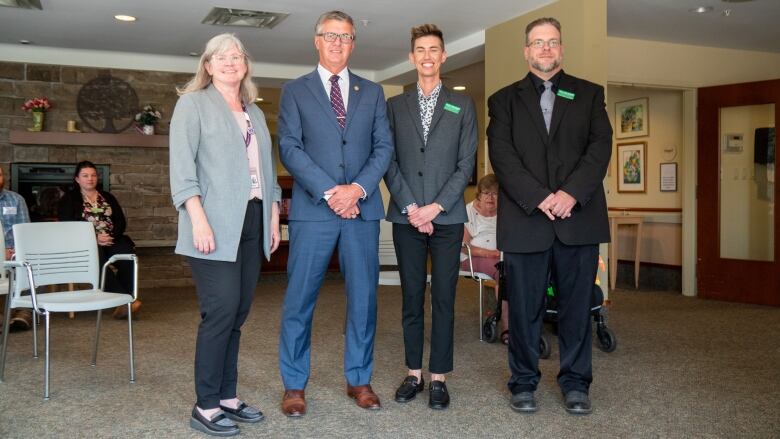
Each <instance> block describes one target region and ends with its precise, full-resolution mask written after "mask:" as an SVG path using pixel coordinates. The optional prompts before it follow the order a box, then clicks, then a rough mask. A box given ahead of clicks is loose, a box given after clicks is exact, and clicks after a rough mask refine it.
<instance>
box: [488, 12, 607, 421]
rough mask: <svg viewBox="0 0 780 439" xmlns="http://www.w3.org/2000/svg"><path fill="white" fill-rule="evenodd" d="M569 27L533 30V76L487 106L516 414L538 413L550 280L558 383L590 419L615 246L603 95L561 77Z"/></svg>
mask: <svg viewBox="0 0 780 439" xmlns="http://www.w3.org/2000/svg"><path fill="white" fill-rule="evenodd" d="M560 29H561V26H560V23H559V22H558V20H556V19H555V18H540V19H538V20H535V21H533V22H531V23H530V24H529V25H528V26H527V27H526V31H525V38H526V47H525V50H524V53H525V59H526V61H527V62H528V67H529V70H530V73H529V74H528V75H527V76H526V77H525V78H524V79H522V80H520V81H518V82H515V83H514V84H511V85H509V86H507V87H504V88H503V89H501V90H499V91H497V92H496V93H495V94H493V95H492V96H490V98H489V99H488V111H489V115H490V123H489V125H488V130H487V134H488V145H489V152H490V161H491V163H492V165H493V169H494V170H495V173H496V176H497V177H498V180H499V183H500V192H499V202H498V233H497V235H498V247H499V249H500V250H501V251H503V252H504V261H505V270H506V271H505V275H506V279H507V286H508V288H507V293H508V298H509V328H510V329H509V330H510V337H509V340H510V343H509V366H510V370H511V372H512V377H511V378H510V380H509V383H508V386H509V390H510V391H511V392H512V399H511V407H512V409H514V410H516V411H519V412H535V411H536V410H537V405H536V400H535V398H534V392H535V391H536V387H537V385H538V383H539V379H540V377H541V373H540V371H539V365H538V363H539V340H540V336H541V328H542V317H543V316H544V312H545V299H544V297H545V291H546V289H547V286H548V282H549V279H550V278H549V277H548V276H549V274H548V273H550V272H551V273H552V278H551V279H552V281H553V282H554V284H555V288H556V292H557V295H558V303H559V310H558V316H559V320H560V323H559V333H558V340H559V346H560V352H561V361H560V372H559V374H558V384H559V386H560V388H561V390H562V391H563V394H564V396H565V407H566V410H567V411H568V412H569V413H572V414H588V413H590V412H591V405H590V399H589V396H588V392H589V388H590V383H591V381H592V367H591V323H590V300H591V291H592V287H593V282H594V279H595V276H596V269H597V264H598V253H599V250H598V244H599V243H602V242H608V241H609V225H608V219H607V203H606V197H605V195H604V189H603V186H602V181H603V179H604V176H605V174H606V171H607V166H608V164H609V159H610V154H611V150H612V127H611V125H610V122H609V119H608V117H607V112H606V110H605V103H604V89H603V87H601V86H599V85H596V84H593V83H591V82H588V81H585V80H582V79H579V78H575V77H573V76H570V75H567V74H566V73H564V72H563V70H562V67H561V63H562V61H563V45H562V43H561V30H560Z"/></svg>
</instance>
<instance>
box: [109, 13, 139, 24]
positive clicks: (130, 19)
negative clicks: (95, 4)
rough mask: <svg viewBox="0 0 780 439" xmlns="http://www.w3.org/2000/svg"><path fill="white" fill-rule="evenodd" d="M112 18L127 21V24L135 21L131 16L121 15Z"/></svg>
mask: <svg viewBox="0 0 780 439" xmlns="http://www.w3.org/2000/svg"><path fill="white" fill-rule="evenodd" d="M114 18H116V19H117V20H119V21H128V22H130V21H135V20H136V18H135V17H133V16H132V15H122V14H119V15H114Z"/></svg>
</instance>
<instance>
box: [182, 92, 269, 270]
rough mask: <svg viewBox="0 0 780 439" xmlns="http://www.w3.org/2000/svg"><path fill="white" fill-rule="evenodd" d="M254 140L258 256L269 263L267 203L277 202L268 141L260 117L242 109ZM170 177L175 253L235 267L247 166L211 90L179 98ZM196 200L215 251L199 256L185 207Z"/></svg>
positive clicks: (234, 129)
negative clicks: (259, 201) (259, 206)
mask: <svg viewBox="0 0 780 439" xmlns="http://www.w3.org/2000/svg"><path fill="white" fill-rule="evenodd" d="M247 111H248V112H249V117H250V119H251V120H252V126H253V127H254V129H255V135H256V136H257V144H258V147H259V148H258V152H259V154H260V164H261V167H262V173H263V175H262V177H263V181H262V183H261V184H262V188H263V199H264V200H263V252H264V253H265V257H266V259H268V258H270V253H271V251H270V247H271V229H270V225H271V202H272V201H273V202H276V201H280V200H281V198H282V190H281V188H280V187H279V185H278V184H277V182H276V166H275V161H274V160H273V155H272V152H271V136H270V134H269V133H268V127H267V126H266V124H265V116H263V112H262V111H260V109H259V108H257V106H256V105H255V104H254V103H252V104H250V105H248V106H247ZM170 171H171V196H172V197H173V205H174V207H176V209H177V210H178V211H179V237H178V241H177V243H176V253H178V254H181V255H185V256H192V257H196V258H201V259H212V260H217V261H231V262H233V261H235V260H236V255H237V253H238V242H239V240H240V238H241V229H242V228H243V224H244V214H245V213H246V206H247V202H248V200H249V191H250V185H251V183H250V179H249V160H247V157H246V146H245V143H244V137H243V135H242V134H241V130H240V129H239V126H238V124H236V119H235V117H234V116H233V114H232V113H231V111H230V107H228V105H227V103H226V102H225V100H224V99H223V98H222V95H220V94H219V91H217V89H216V88H214V86H213V85H209V86H208V87H207V88H205V89H203V90H200V91H196V92H192V93H187V94H185V95H183V96H181V97H180V98H179V101H178V102H177V103H176V108H175V109H174V111H173V116H172V117H171V129H170ZM196 195H199V196H200V198H201V202H202V203H203V209H204V210H205V211H206V217H207V218H208V221H209V225H210V226H211V229H212V230H213V232H214V239H215V242H216V246H217V248H216V250H215V251H214V252H213V253H210V254H208V255H204V254H203V253H201V252H199V251H198V250H197V249H196V248H195V246H194V245H193V243H192V222H191V221H190V217H189V215H188V214H187V209H186V208H185V207H184V202H185V201H187V200H188V199H189V198H190V197H194V196H196Z"/></svg>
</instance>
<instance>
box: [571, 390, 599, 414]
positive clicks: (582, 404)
mask: <svg viewBox="0 0 780 439" xmlns="http://www.w3.org/2000/svg"><path fill="white" fill-rule="evenodd" d="M564 406H565V407H566V411H567V412H569V413H570V414H572V415H589V414H591V412H592V411H593V410H592V409H591V408H590V398H589V397H588V394H587V393H585V392H582V391H580V390H569V391H568V392H566V397H565V400H564Z"/></svg>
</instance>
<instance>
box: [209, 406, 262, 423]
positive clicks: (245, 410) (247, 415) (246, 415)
mask: <svg viewBox="0 0 780 439" xmlns="http://www.w3.org/2000/svg"><path fill="white" fill-rule="evenodd" d="M219 408H221V409H222V411H223V412H225V416H227V417H228V418H230V419H232V420H234V421H238V422H260V421H262V420H263V419H265V416H263V412H261V411H260V410H259V409H257V408H255V407H252V406H248V405H246V403H244V401H241V403H240V404H239V405H238V408H234V409H232V408H230V407H225V406H224V405H222V404H220V405H219Z"/></svg>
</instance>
